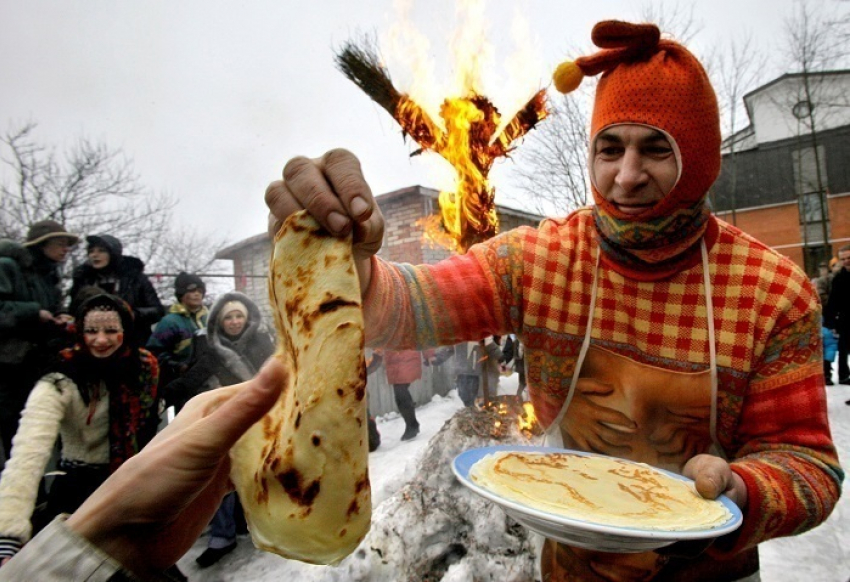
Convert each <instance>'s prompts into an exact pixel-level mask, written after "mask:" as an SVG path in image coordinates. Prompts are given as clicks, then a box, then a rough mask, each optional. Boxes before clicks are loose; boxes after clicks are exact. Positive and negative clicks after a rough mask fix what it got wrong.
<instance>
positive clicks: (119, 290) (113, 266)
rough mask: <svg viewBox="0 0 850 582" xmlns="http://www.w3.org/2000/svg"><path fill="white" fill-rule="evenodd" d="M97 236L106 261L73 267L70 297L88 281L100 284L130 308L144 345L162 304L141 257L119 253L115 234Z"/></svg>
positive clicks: (161, 309)
mask: <svg viewBox="0 0 850 582" xmlns="http://www.w3.org/2000/svg"><path fill="white" fill-rule="evenodd" d="M98 238H99V240H100V243H101V244H103V245H104V246H106V247H107V251H108V252H109V265H107V266H106V267H104V268H103V269H95V268H94V267H92V266H91V265H90V264H89V263H84V264H82V265H80V266H79V267H77V268H76V269H74V274H73V279H74V283H73V285H72V286H71V293H70V297H71V301H73V300H74V298H75V297H76V296H77V293H78V292H79V290H80V288H82V287H84V286H88V285H92V286H95V287H100V288H101V289H103V290H104V291H105V292H107V293H110V294H112V295H116V296H118V297H120V298H121V299H123V300H124V301H126V302H127V303H128V304H129V305H130V307H131V308H132V309H133V313H134V314H135V316H136V321H135V324H136V335H137V339H138V342H137V343H138V345H140V346H144V345H145V344H146V343H147V341H148V338H149V337H150V335H151V327H152V326H153V325H154V324H156V322H158V321H159V320H160V319H162V316H163V315H165V308H164V307H163V306H162V302H161V301H160V300H159V297H158V296H157V294H156V290H155V289H154V287H153V285H152V284H151V282H150V280H149V279H148V277H147V275H145V264H144V263H143V262H142V261H141V259H138V258H136V257H130V256H124V255H122V254H121V243H120V242H119V241H118V239H116V238H115V237H112V236H109V235H100V236H99V237H98Z"/></svg>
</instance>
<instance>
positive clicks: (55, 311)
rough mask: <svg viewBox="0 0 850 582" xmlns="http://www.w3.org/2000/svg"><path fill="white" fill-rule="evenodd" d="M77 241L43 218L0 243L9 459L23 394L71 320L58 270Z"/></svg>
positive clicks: (1, 391)
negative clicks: (22, 236)
mask: <svg viewBox="0 0 850 582" xmlns="http://www.w3.org/2000/svg"><path fill="white" fill-rule="evenodd" d="M79 238H80V237H79V236H77V235H76V234H72V233H70V232H68V231H67V230H66V229H65V227H64V226H63V225H62V224H60V223H58V222H56V221H55V220H41V221H39V222H35V223H33V225H32V226H31V227H30V228H29V230H28V232H27V238H26V241H25V242H24V243H23V244H19V243H17V242H15V241H11V240H0V437H2V443H3V450H4V452H5V455H6V457H7V458H8V456H9V454H10V453H11V447H12V437H13V436H15V432H16V431H17V429H18V418H19V416H20V414H21V410H23V408H24V403H25V402H26V399H27V396H28V395H29V393H30V390H32V388H33V386H34V385H35V381H36V380H37V379H38V378H39V376H40V375H41V371H42V370H43V367H44V365H45V364H46V363H47V362H48V361H49V360H50V358H51V357H52V356H53V355H54V354H53V353H52V349H53V344H54V343H59V342H61V341H63V340H64V335H65V326H66V324H67V323H68V321H69V320H70V319H71V318H70V316H68V315H66V314H62V313H60V311H61V306H62V290H61V288H60V282H61V278H60V274H59V267H60V266H61V265H62V263H64V262H65V259H66V258H67V257H68V253H69V252H70V251H71V249H72V248H73V247H74V245H76V244H77V242H78V241H79ZM56 351H58V349H57V350H56Z"/></svg>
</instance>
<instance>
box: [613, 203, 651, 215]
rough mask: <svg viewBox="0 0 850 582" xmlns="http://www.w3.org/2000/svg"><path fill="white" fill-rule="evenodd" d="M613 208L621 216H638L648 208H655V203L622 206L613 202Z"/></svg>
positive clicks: (622, 204)
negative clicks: (620, 213) (621, 214)
mask: <svg viewBox="0 0 850 582" xmlns="http://www.w3.org/2000/svg"><path fill="white" fill-rule="evenodd" d="M614 206H615V207H616V208H617V210H619V211H620V212H622V213H623V214H640V213H641V212H645V211H646V210H647V209H648V208H652V207H653V206H655V202H646V203H643V204H639V203H629V204H624V203H621V202H614Z"/></svg>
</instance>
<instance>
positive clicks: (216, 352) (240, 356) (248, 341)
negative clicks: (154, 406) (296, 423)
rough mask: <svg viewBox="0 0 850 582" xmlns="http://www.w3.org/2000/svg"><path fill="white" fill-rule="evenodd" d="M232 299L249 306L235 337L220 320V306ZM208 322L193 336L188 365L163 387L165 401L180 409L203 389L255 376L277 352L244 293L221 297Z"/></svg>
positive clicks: (259, 314) (226, 294)
mask: <svg viewBox="0 0 850 582" xmlns="http://www.w3.org/2000/svg"><path fill="white" fill-rule="evenodd" d="M229 301H240V302H242V303H243V304H244V305H245V307H247V308H248V321H247V323H246V324H245V329H244V330H243V331H242V334H241V335H240V336H239V337H238V338H236V339H232V338H228V336H227V335H226V334H225V333H224V331H223V329H222V327H221V325H220V323H219V316H220V314H221V309H222V307H223V306H224V305H225V304H226V303H228V302H229ZM209 321H210V322H212V323H209V325H208V326H207V327H206V328H204V329H202V330H200V331H198V332H197V333H196V334H195V336H194V337H193V339H192V359H191V361H190V363H189V368H188V369H187V370H186V372H185V373H184V374H183V375H182V376H181V377H180V378H178V379H176V380H174V381H172V382H170V383H169V384H168V385H167V386H165V387H164V388H163V393H164V394H165V399H166V402H167V403H168V404H169V405H173V406H174V407H175V408H176V409H177V410H178V411H179V410H180V408H182V407H183V405H184V404H185V403H186V402H187V401H188V400H189V399H190V398H192V397H193V396H195V395H196V394H199V393H200V392H204V391H206V390H210V389H213V388H217V387H218V386H230V385H233V384H239V383H240V382H245V381H246V380H249V379H251V378H253V377H254V375H255V374H256V373H257V372H258V371H259V370H260V368H261V367H262V366H263V363H265V361H266V360H267V359H268V358H269V357H271V355H272V354H273V353H274V347H275V346H274V342H273V341H272V338H271V336H270V335H269V332H268V330H267V329H266V327H265V325H263V321H262V314H261V313H260V310H259V308H258V307H257V305H256V304H255V303H254V302H253V301H251V300H250V299H249V298H248V297H247V296H246V295H243V294H242V293H238V292H232V293H225V294H224V295H222V296H221V297H219V298H218V300H217V301H216V302H215V305H213V307H212V309H211V310H210V315H209Z"/></svg>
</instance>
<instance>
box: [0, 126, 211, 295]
mask: <svg viewBox="0 0 850 582" xmlns="http://www.w3.org/2000/svg"><path fill="white" fill-rule="evenodd" d="M35 129H36V124H35V123H32V122H29V123H26V124H23V125H22V126H20V127H18V128H14V129H10V130H9V131H7V132H6V133H5V134H3V135H2V136H0V148H2V154H0V161H2V163H3V164H4V165H5V166H6V169H7V170H8V171H7V172H6V173H5V175H4V177H3V180H2V182H0V196H2V204H0V237H5V238H12V239H17V240H21V239H22V238H23V236H24V234H25V233H26V231H27V229H28V228H29V226H30V225H31V224H32V223H34V222H36V221H39V220H44V219H53V220H58V221H59V222H61V223H63V224H64V225H65V227H66V228H68V229H69V230H70V231H72V232H79V233H84V234H95V233H109V234H112V235H114V236H116V237H118V238H119V239H121V241H122V243H123V244H124V247H125V249H126V250H127V253H128V254H133V255H136V256H138V257H139V258H141V259H142V260H143V261H144V262H145V263H147V264H148V266H149V269H148V270H149V271H150V267H153V268H154V269H157V270H160V271H162V272H167V273H173V272H176V271H175V270H177V271H179V270H186V271H192V272H200V271H203V270H204V269H206V268H208V267H209V265H210V264H211V263H212V261H213V256H214V255H215V252H216V251H217V250H218V249H219V248H221V247H222V246H223V245H224V242H225V241H224V240H218V239H217V237H215V236H212V235H201V234H199V233H197V232H196V231H194V230H191V229H179V230H178V229H175V228H174V226H173V210H174V208H175V206H176V204H177V201H176V199H175V198H174V197H173V196H170V195H168V194H166V193H161V194H155V193H153V192H151V191H150V190H149V189H148V188H146V187H145V186H143V185H142V184H141V181H140V180H139V177H138V176H137V175H136V173H135V172H134V170H133V166H132V163H131V162H130V161H129V160H127V159H126V158H125V157H124V156H123V155H122V154H121V152H120V151H118V150H113V149H110V148H108V147H107V146H105V145H103V144H96V143H92V142H91V141H89V140H86V139H80V140H79V141H78V142H77V143H76V144H75V145H74V146H73V147H71V148H70V149H68V150H67V151H65V152H64V155H62V156H59V155H58V154H57V152H56V151H55V149H53V148H50V147H47V146H45V145H43V144H41V143H39V142H38V141H37V140H36V138H35V135H34V133H35ZM81 247H82V245H81ZM82 260H84V257H83V250H82V248H80V249H78V250H77V252H76V253H75V254H74V255H73V256H72V258H71V260H70V261H69V264H68V265H67V266H66V267H67V269H70V268H73V267H74V266H75V265H76V264H79V263H80V262H81V261H82ZM170 282H171V281H170V280H168V281H167V282H166V283H167V284H170Z"/></svg>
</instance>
